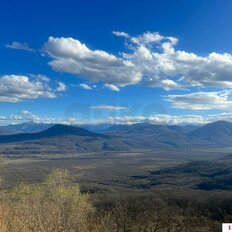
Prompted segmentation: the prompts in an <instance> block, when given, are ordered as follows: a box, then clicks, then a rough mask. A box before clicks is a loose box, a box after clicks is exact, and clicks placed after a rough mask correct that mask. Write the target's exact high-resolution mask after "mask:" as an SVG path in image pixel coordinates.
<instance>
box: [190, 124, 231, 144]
mask: <svg viewBox="0 0 232 232" xmlns="http://www.w3.org/2000/svg"><path fill="white" fill-rule="evenodd" d="M188 135H189V136H190V137H193V138H199V139H202V140H205V141H208V142H213V143H216V144H221V145H225V146H231V145H232V123H230V122H227V121H216V122H213V123H209V124H206V125H204V126H201V127H199V128H197V129H195V130H193V131H191V132H190V133H189V134H188Z"/></svg>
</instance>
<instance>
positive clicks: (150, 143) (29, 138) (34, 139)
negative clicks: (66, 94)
mask: <svg viewBox="0 0 232 232" xmlns="http://www.w3.org/2000/svg"><path fill="white" fill-rule="evenodd" d="M14 126H15V128H16V129H14ZM14 126H13V125H12V126H11V127H10V128H11V130H12V131H14V130H17V129H18V128H20V131H21V130H26V131H30V129H29V128H30V126H31V127H32V131H36V130H40V129H42V128H44V127H45V128H46V127H48V126H49V128H46V129H44V130H42V131H39V132H33V133H16V134H8V135H3V134H2V133H3V132H4V130H2V128H3V127H1V128H0V131H2V133H1V134H0V144H9V143H10V144H19V143H23V142H31V143H36V144H40V145H49V146H63V147H67V148H69V149H72V150H73V151H77V152H95V151H122V150H123V151H128V150H136V149H150V150H152V149H157V148H159V149H175V148H180V149H181V148H202V147H204V148H207V147H225V146H227V147H228V146H231V144H232V123H230V122H226V121H217V122H214V123H210V124H206V125H203V126H200V127H196V126H172V125H153V124H148V123H141V124H133V125H114V126H109V127H108V128H103V129H102V130H99V128H98V131H101V133H100V132H95V131H90V130H86V129H84V128H81V127H77V126H68V125H60V124H57V125H48V124H38V125H37V124H35V123H27V124H23V125H22V124H20V125H14ZM8 128H9V127H8Z"/></svg>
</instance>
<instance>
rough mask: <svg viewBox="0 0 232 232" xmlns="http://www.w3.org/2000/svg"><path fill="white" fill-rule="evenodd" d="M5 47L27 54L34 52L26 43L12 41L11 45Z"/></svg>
mask: <svg viewBox="0 0 232 232" xmlns="http://www.w3.org/2000/svg"><path fill="white" fill-rule="evenodd" d="M6 47H7V48H11V49H16V50H24V51H27V52H35V49H33V48H30V47H29V45H28V43H20V42H18V41H14V42H12V43H11V44H7V45H6Z"/></svg>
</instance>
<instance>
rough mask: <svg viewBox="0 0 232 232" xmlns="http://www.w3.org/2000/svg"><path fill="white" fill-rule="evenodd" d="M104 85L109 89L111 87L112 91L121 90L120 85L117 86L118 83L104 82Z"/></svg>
mask: <svg viewBox="0 0 232 232" xmlns="http://www.w3.org/2000/svg"><path fill="white" fill-rule="evenodd" d="M104 87H106V88H107V89H110V90H112V91H115V92H119V91H120V89H119V87H117V86H116V85H110V84H104Z"/></svg>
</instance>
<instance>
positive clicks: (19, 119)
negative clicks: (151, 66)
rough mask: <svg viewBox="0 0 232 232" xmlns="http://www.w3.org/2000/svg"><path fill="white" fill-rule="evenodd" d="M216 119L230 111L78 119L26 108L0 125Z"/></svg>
mask: <svg viewBox="0 0 232 232" xmlns="http://www.w3.org/2000/svg"><path fill="white" fill-rule="evenodd" d="M217 120H226V121H228V122H232V113H221V114H212V115H208V116H202V115H168V114H156V115H153V116H149V117H146V116H121V117H107V118H104V119H95V118H93V119H92V120H87V119H78V118H75V117H64V118H53V117H48V116H41V115H40V116H39V115H35V114H33V113H31V112H29V111H27V110H24V112H23V111H21V112H19V113H18V114H12V115H7V116H0V125H9V124H19V123H24V122H28V121H33V122H35V123H53V124H57V123H60V124H67V125H80V126H81V125H84V124H85V125H86V124H89V125H95V124H104V123H106V124H125V125H131V124H135V123H151V124H163V125H189V124H193V125H202V124H206V123H210V122H214V121H217Z"/></svg>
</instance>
